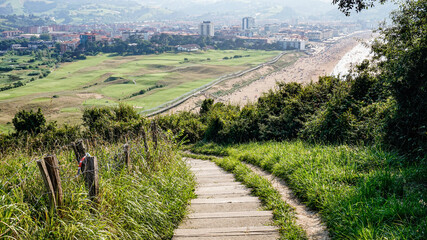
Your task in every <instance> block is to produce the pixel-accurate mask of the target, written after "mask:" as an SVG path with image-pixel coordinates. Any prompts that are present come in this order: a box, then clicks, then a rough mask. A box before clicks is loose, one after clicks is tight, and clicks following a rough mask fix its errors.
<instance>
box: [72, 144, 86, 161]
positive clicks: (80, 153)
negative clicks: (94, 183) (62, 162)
mask: <svg viewBox="0 0 427 240" xmlns="http://www.w3.org/2000/svg"><path fill="white" fill-rule="evenodd" d="M73 150H74V154H75V155H76V160H77V162H79V161H80V159H82V157H84V156H85V155H86V147H85V144H84V142H83V140H79V141H77V142H75V143H73Z"/></svg>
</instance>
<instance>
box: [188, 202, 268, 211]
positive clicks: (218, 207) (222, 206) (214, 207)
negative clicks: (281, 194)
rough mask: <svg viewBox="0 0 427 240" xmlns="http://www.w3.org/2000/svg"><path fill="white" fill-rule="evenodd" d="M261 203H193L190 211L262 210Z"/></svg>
mask: <svg viewBox="0 0 427 240" xmlns="http://www.w3.org/2000/svg"><path fill="white" fill-rule="evenodd" d="M261 207H262V206H261V204H260V203H259V202H246V203H241V202H240V203H217V204H209V206H206V205H205V204H193V205H191V206H190V212H198V213H207V212H235V211H253V210H260V209H261Z"/></svg>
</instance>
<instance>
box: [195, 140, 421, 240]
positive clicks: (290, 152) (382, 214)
mask: <svg viewBox="0 0 427 240" xmlns="http://www.w3.org/2000/svg"><path fill="white" fill-rule="evenodd" d="M192 150H193V151H194V152H197V153H204V154H216V155H226V157H225V158H226V159H229V160H227V161H242V162H246V163H250V164H254V165H257V166H259V167H262V168H263V169H264V170H266V171H269V172H271V173H273V174H274V175H275V176H277V177H279V178H281V179H283V180H285V181H286V183H287V184H288V185H289V186H290V187H291V189H292V190H293V191H294V193H295V195H296V196H298V197H299V198H300V199H302V200H303V201H304V202H305V203H306V204H307V205H308V206H309V207H310V208H312V209H316V210H318V211H319V212H320V214H321V216H322V218H323V220H324V221H325V222H326V224H327V227H328V230H329V232H330V233H331V235H332V238H334V239H425V238H426V237H427V231H426V229H427V214H426V212H427V211H426V210H427V203H426V202H425V199H426V197H427V191H426V189H425V185H424V184H425V182H426V180H427V179H426V176H427V168H426V167H425V164H415V165H411V166H408V165H407V164H406V163H405V159H404V158H402V157H401V156H399V155H398V154H396V153H395V152H390V151H384V150H382V149H380V148H377V147H362V146H360V147H356V146H348V145H336V146H327V145H320V144H316V145H314V144H307V143H304V142H302V141H294V142H257V143H248V144H239V145H229V146H221V145H215V144H206V145H202V144H200V145H196V146H195V147H193V149H192Z"/></svg>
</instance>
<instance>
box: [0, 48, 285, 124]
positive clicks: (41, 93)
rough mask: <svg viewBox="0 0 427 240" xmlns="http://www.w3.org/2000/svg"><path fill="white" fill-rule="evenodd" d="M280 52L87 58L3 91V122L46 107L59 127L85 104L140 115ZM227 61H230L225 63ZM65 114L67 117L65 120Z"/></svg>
mask: <svg viewBox="0 0 427 240" xmlns="http://www.w3.org/2000/svg"><path fill="white" fill-rule="evenodd" d="M279 53H280V52H279V51H257V50H228V51H219V50H215V51H213V50H212V51H207V52H195V53H164V54H159V55H142V56H125V57H123V56H111V55H107V54H100V55H98V56H94V57H88V58H87V59H86V60H81V61H77V62H73V63H65V64H62V65H61V66H60V67H59V68H56V69H52V70H51V74H49V75H48V76H47V77H45V78H40V79H36V80H35V81H33V82H28V83H27V84H26V85H25V86H22V87H19V88H14V89H10V90H7V91H3V92H0V103H1V106H0V112H2V113H3V114H2V115H3V116H1V117H0V124H5V123H7V122H10V121H11V119H12V118H13V115H14V114H15V113H16V111H17V110H19V109H33V108H37V107H41V108H42V110H43V112H44V113H45V114H46V115H47V117H48V119H51V120H58V121H59V122H60V123H62V122H68V123H73V122H76V121H78V120H79V118H80V115H81V113H80V110H81V109H82V108H83V107H85V106H98V105H111V104H117V103H118V102H120V101H122V102H127V103H129V104H132V105H134V106H135V107H138V108H139V109H141V111H145V110H149V109H151V108H154V107H156V106H159V105H161V104H163V103H166V102H168V101H171V100H173V99H176V98H178V97H180V96H182V95H183V94H185V93H188V92H190V91H192V90H194V89H196V88H199V87H201V86H203V85H205V84H208V83H209V82H211V81H213V80H215V79H217V78H218V77H220V76H223V75H226V74H229V73H233V72H237V71H241V70H245V69H248V68H251V67H254V66H256V65H258V64H261V63H263V62H266V61H268V60H269V59H272V58H273V57H275V56H277V55H278V54H279ZM234 56H240V57H236V58H234ZM226 57H227V58H228V59H224V58H226ZM21 60H23V61H24V60H25V61H27V59H21ZM21 60H19V61H21ZM15 74H20V73H19V72H15ZM26 74H28V73H27V72H25V75H26ZM21 75H22V74H21ZM0 81H1V79H0ZM5 83H6V80H5ZM141 90H142V92H143V93H142V94H141V93H140V91H141ZM63 109H64V110H63ZM70 109H73V110H72V111H70ZM64 113H66V114H67V119H62V117H63V114H64Z"/></svg>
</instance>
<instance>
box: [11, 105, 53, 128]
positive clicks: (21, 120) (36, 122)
mask: <svg viewBox="0 0 427 240" xmlns="http://www.w3.org/2000/svg"><path fill="white" fill-rule="evenodd" d="M12 123H13V126H14V127H15V130H16V132H17V133H23V132H27V133H32V134H36V133H40V132H41V131H42V130H43V128H44V126H45V124H46V119H45V117H44V115H43V113H42V111H41V109H40V108H39V109H38V110H37V112H33V110H30V111H29V112H27V111H25V110H22V111H19V112H18V113H16V114H15V117H14V118H13V119H12Z"/></svg>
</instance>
